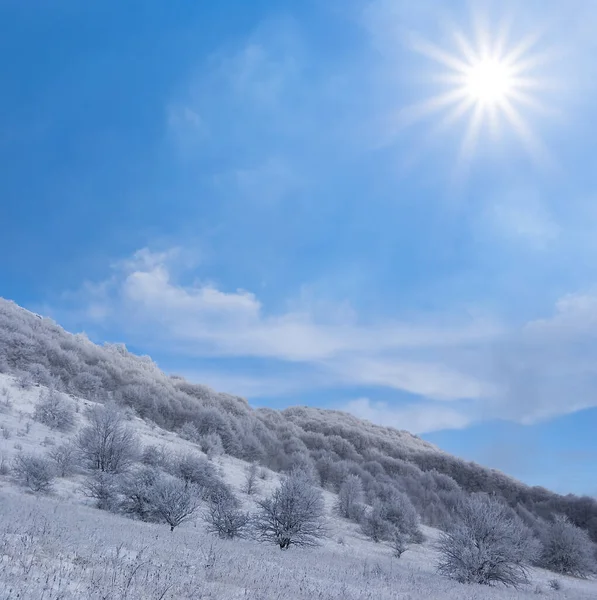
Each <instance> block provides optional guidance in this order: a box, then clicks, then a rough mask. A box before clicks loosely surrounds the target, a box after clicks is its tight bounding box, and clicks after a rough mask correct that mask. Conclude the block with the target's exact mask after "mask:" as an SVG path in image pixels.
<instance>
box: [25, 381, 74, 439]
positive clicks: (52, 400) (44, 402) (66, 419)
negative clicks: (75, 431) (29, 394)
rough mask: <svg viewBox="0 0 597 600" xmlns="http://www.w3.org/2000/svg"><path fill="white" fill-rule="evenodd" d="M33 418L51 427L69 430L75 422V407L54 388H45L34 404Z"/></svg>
mask: <svg viewBox="0 0 597 600" xmlns="http://www.w3.org/2000/svg"><path fill="white" fill-rule="evenodd" d="M33 418H34V419H35V420H36V421H39V422H40V423H43V424H44V425H47V426H48V427H51V428H52V429H57V430H58V431H70V430H71V429H72V428H73V426H74V424H75V408H74V406H73V404H72V402H71V401H70V400H66V399H64V398H63V397H62V395H61V394H60V393H59V392H57V391H56V390H46V391H45V392H44V393H43V394H42V395H41V398H40V399H39V402H38V403H37V404H36V406H35V411H34V413H33Z"/></svg>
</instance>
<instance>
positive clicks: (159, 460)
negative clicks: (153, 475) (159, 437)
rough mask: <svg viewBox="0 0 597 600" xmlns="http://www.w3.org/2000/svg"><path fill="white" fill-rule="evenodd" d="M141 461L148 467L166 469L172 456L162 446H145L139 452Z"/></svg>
mask: <svg viewBox="0 0 597 600" xmlns="http://www.w3.org/2000/svg"><path fill="white" fill-rule="evenodd" d="M141 462H142V463H143V464H144V465H147V466H148V467H159V468H161V469H167V468H168V466H169V465H170V463H171V462H172V456H171V455H170V453H169V452H168V451H167V450H166V448H164V446H160V447H159V448H158V446H154V445H150V446H145V448H144V449H143V453H142V454H141Z"/></svg>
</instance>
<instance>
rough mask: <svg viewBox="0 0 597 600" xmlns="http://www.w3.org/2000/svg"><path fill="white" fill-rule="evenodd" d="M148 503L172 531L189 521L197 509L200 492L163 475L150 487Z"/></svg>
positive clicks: (193, 486)
mask: <svg viewBox="0 0 597 600" xmlns="http://www.w3.org/2000/svg"><path fill="white" fill-rule="evenodd" d="M150 501H151V505H152V507H153V509H154V510H155V514H156V515H157V516H158V517H159V519H160V520H162V521H164V522H165V523H167V524H168V525H170V531H174V528H175V527H178V526H179V525H180V524H181V523H184V522H185V521H188V520H189V519H191V518H192V517H193V516H194V514H195V513H196V511H197V509H198V508H199V503H200V490H199V488H198V487H197V486H196V485H194V484H192V483H187V482H184V481H181V480H180V479H176V478H175V477H170V476H168V475H163V476H161V477H160V478H158V479H157V480H156V481H155V482H154V484H153V485H152V486H151V495H150Z"/></svg>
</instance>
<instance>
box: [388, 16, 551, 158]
mask: <svg viewBox="0 0 597 600" xmlns="http://www.w3.org/2000/svg"><path fill="white" fill-rule="evenodd" d="M474 33H475V34H474V36H472V38H470V39H469V38H467V37H466V36H464V35H463V34H462V33H460V32H458V31H453V32H452V35H453V39H454V41H455V50H454V51H452V52H448V51H447V50H445V49H444V48H441V47H439V46H437V45H435V44H433V43H431V42H428V41H426V40H422V39H417V40H414V41H413V44H412V48H413V50H415V51H416V52H418V53H420V54H423V55H424V56H426V57H427V58H429V59H431V60H432V61H434V62H435V63H436V64H438V65H439V66H440V68H441V71H440V72H439V73H437V74H436V76H435V77H433V80H434V81H436V82H438V83H440V84H441V90H440V91H439V92H438V93H437V95H435V96H433V97H432V98H429V99H427V100H426V101H423V102H419V103H417V104H415V105H412V106H410V107H408V108H406V109H403V110H402V111H401V114H400V120H401V122H402V123H405V124H409V123H412V122H414V121H417V120H419V119H421V118H424V117H425V116H427V115H428V114H430V113H439V112H441V113H443V116H442V118H441V120H440V122H439V123H438V125H437V126H436V128H435V129H434V132H432V134H431V135H430V137H429V139H430V140H431V139H433V136H434V135H435V133H437V130H438V129H443V128H445V127H446V126H448V125H452V124H453V123H454V122H456V121H458V120H461V119H465V121H466V127H465V133H464V137H463V140H462V147H461V153H460V154H461V155H460V158H461V159H465V160H468V159H471V158H472V156H473V155H474V151H475V148H476V145H477V142H478V140H479V137H480V135H481V132H482V131H483V130H484V129H488V132H489V134H490V135H491V136H492V138H494V139H495V138H496V137H497V136H499V135H500V134H501V133H502V132H504V131H505V130H506V128H509V129H510V130H513V131H514V132H515V133H516V135H517V136H518V138H519V140H520V141H521V142H522V144H523V145H524V147H525V148H526V150H527V151H528V152H529V154H530V155H531V156H532V158H534V159H537V160H542V159H544V158H545V150H544V148H543V146H542V144H541V142H540V140H539V138H538V137H537V136H536V135H535V134H534V132H533V131H532V130H531V127H530V126H529V124H528V122H527V118H528V116H529V115H530V113H531V112H533V111H545V110H546V107H545V106H544V105H543V104H542V103H541V102H540V101H539V99H538V98H537V95H538V92H539V91H540V89H541V87H543V83H542V81H541V80H540V78H538V77H537V74H536V71H537V67H538V65H539V64H540V63H541V62H542V61H543V60H544V58H545V57H544V56H542V55H540V54H539V53H538V52H537V50H536V41H537V40H536V38H535V37H533V36H531V35H529V36H528V37H526V38H524V39H522V40H520V41H519V42H518V43H516V44H512V43H511V42H510V41H509V40H508V28H507V27H501V28H497V29H496V31H495V33H494V34H492V33H490V30H489V28H488V27H486V26H485V25H484V23H482V22H481V20H480V19H477V20H476V21H475V27H474Z"/></svg>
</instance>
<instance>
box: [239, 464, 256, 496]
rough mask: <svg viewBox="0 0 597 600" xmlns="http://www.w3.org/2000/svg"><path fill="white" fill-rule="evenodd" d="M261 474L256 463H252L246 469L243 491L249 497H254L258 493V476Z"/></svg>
mask: <svg viewBox="0 0 597 600" xmlns="http://www.w3.org/2000/svg"><path fill="white" fill-rule="evenodd" d="M258 473H259V467H258V466H257V464H256V463H251V464H250V465H249V466H248V467H247V468H246V469H245V479H244V482H243V485H242V491H243V492H244V493H245V494H247V496H252V495H253V494H255V493H256V492H257V476H258Z"/></svg>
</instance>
